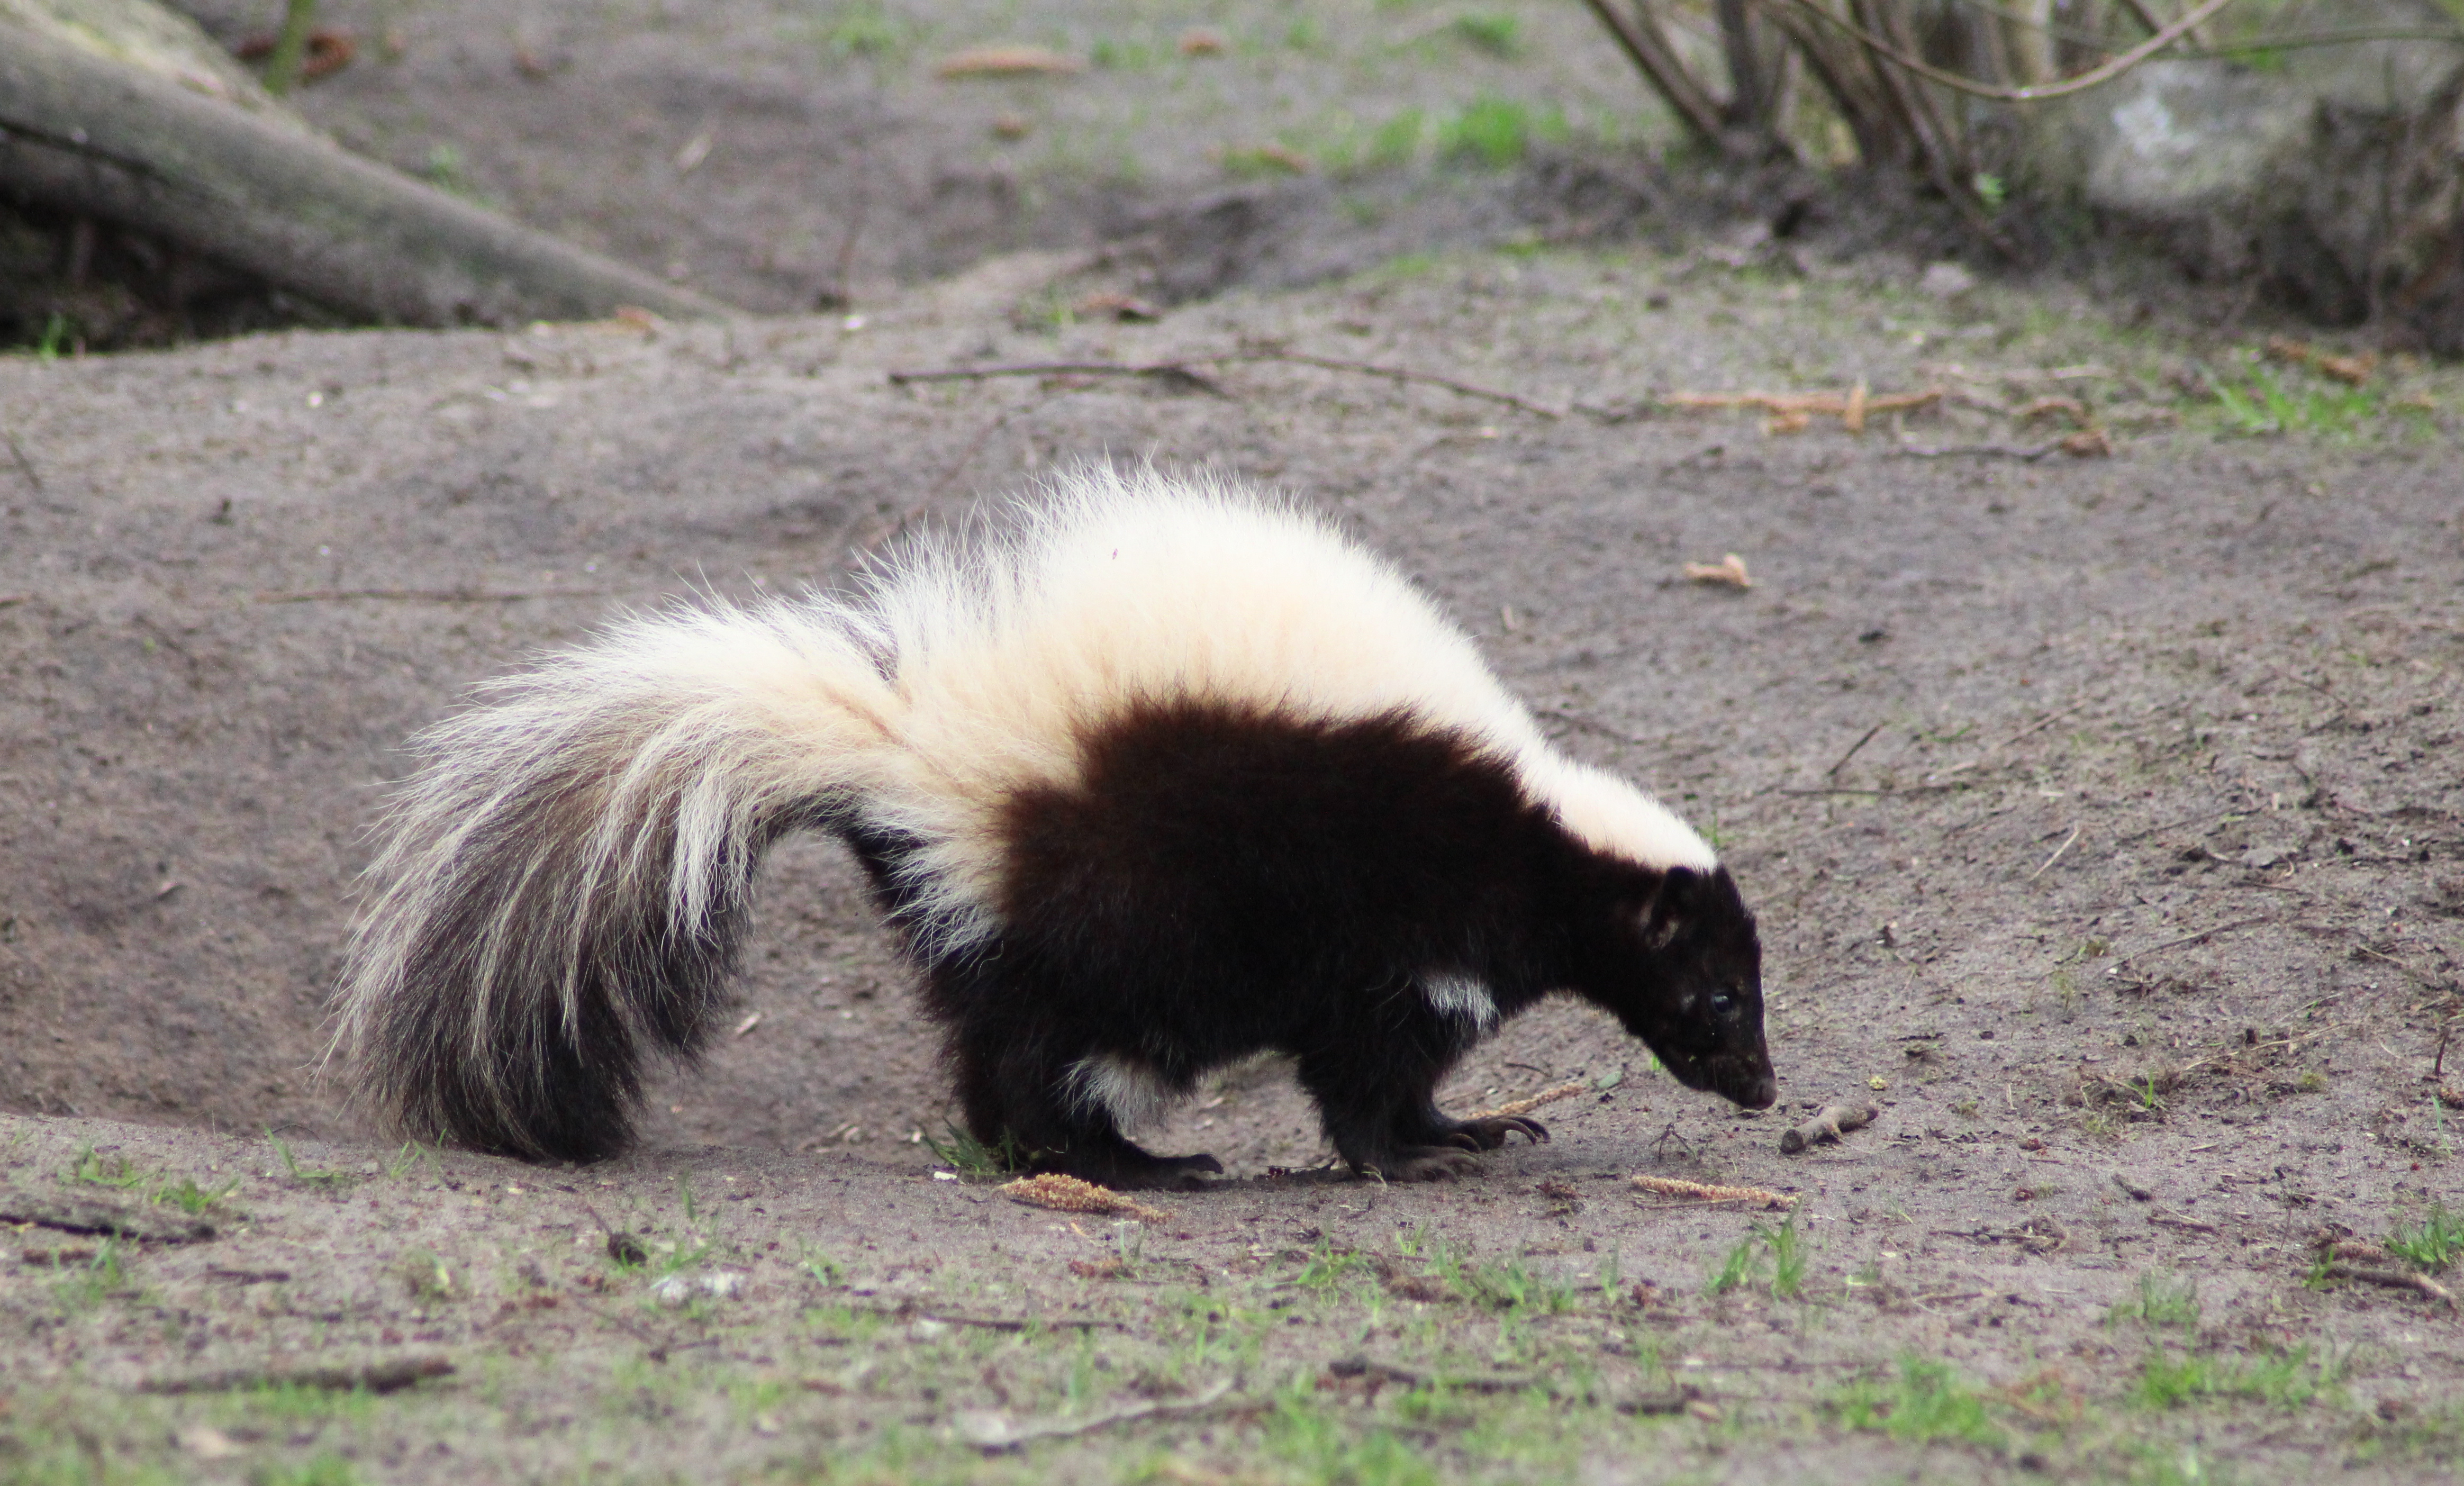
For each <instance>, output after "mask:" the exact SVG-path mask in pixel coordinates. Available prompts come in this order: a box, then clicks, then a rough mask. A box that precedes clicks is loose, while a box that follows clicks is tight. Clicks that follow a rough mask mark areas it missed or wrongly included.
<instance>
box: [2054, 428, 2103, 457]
mask: <svg viewBox="0 0 2464 1486" xmlns="http://www.w3.org/2000/svg"><path fill="white" fill-rule="evenodd" d="M2062 452H2063V453H2065V454H2068V455H2070V456H2071V457H2072V458H2074V459H2108V458H2111V457H2112V454H2113V440H2111V439H2110V438H2107V437H2106V436H2105V432H2104V430H2103V429H2102V428H2081V429H2080V430H2079V432H2077V433H2074V434H2072V435H2071V436H2070V437H2068V438H2066V439H2064V440H2062Z"/></svg>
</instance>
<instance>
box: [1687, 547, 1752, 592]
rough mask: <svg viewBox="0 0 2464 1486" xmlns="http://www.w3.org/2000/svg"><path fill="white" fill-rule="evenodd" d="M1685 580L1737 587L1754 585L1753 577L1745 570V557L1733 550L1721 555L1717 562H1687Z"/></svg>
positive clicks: (1742, 587) (1743, 587) (1744, 587)
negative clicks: (1739, 555)
mask: <svg viewBox="0 0 2464 1486" xmlns="http://www.w3.org/2000/svg"><path fill="white" fill-rule="evenodd" d="M1685 580H1686V581H1687V582H1689V583H1722V584H1726V585H1727V586H1728V587H1730V588H1737V589H1746V588H1751V587H1753V586H1754V580H1753V578H1752V577H1751V575H1749V574H1748V573H1747V572H1746V559H1745V558H1743V557H1738V556H1737V555H1736V554H1735V553H1733V552H1731V553H1728V554H1727V555H1725V556H1723V557H1721V558H1720V560H1719V561H1717V562H1688V563H1687V564H1685Z"/></svg>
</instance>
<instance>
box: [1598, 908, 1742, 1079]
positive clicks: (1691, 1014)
mask: <svg viewBox="0 0 2464 1486" xmlns="http://www.w3.org/2000/svg"><path fill="white" fill-rule="evenodd" d="M1614 912H1615V918H1616V923H1615V926H1614V929H1613V930H1612V934H1611V948H1610V950H1609V952H1608V954H1607V955H1606V957H1605V963H1602V964H1598V965H1596V966H1595V968H1594V970H1593V972H1592V975H1591V977H1590V978H1591V981H1592V983H1591V984H1590V985H1589V986H1587V987H1585V988H1584V989H1585V990H1586V991H1587V992H1588V993H1589V994H1590V995H1591V997H1592V999H1594V1000H1595V1001H1597V1002H1599V1003H1600V1004H1601V1005H1603V1006H1605V1007H1606V1008H1608V1010H1610V1011H1612V1012H1614V1013H1616V1014H1617V1019H1618V1020H1620V1021H1622V1022H1624V1023H1625V1029H1626V1030H1627V1031H1628V1032H1631V1033H1633V1034H1634V1035H1635V1036H1636V1037H1639V1038H1642V1040H1643V1041H1644V1042H1646V1043H1648V1044H1650V1047H1651V1050H1652V1052H1653V1053H1655V1054H1657V1055H1659V1058H1660V1060H1661V1062H1662V1063H1664V1064H1666V1065H1667V1068H1668V1071H1669V1072H1670V1073H1673V1074H1675V1075H1676V1076H1677V1078H1678V1081H1679V1082H1683V1084H1685V1086H1686V1087H1688V1088H1698V1089H1708V1090H1710V1091H1711V1092H1713V1093H1716V1094H1719V1095H1721V1096H1722V1097H1724V1098H1727V1099H1729V1100H1732V1101H1734V1102H1735V1103H1737V1104H1743V1105H1744V1106H1746V1107H1747V1108H1749V1109H1767V1108H1769V1107H1771V1104H1774V1103H1776V1102H1777V1101H1778V1099H1779V1085H1778V1081H1777V1080H1776V1079H1775V1078H1773V1076H1772V1074H1771V1051H1770V1049H1769V1048H1767V1047H1766V1046H1764V1044H1763V947H1762V940H1761V938H1760V937H1759V936H1758V935H1757V934H1756V932H1755V930H1754V916H1753V914H1752V913H1751V912H1750V911H1749V910H1748V909H1747V907H1746V903H1745V900H1744V899H1743V898H1741V897H1739V896H1738V894H1737V885H1736V882H1735V880H1734V879H1732V878H1730V877H1729V876H1728V869H1727V867H1713V868H1712V869H1711V870H1709V871H1708V872H1704V871H1698V870H1697V869H1695V868H1693V867H1684V866H1677V867H1670V868H1669V869H1668V870H1667V872H1666V873H1665V874H1664V875H1661V876H1659V877H1658V878H1657V880H1656V881H1655V882H1653V883H1652V884H1651V885H1650V889H1649V890H1648V891H1647V892H1645V893H1644V894H1643V895H1642V896H1641V898H1640V900H1639V901H1637V899H1636V898H1635V897H1634V896H1632V895H1625V896H1623V897H1622V901H1621V902H1620V903H1619V904H1618V906H1617V908H1616V909H1615V910H1614Z"/></svg>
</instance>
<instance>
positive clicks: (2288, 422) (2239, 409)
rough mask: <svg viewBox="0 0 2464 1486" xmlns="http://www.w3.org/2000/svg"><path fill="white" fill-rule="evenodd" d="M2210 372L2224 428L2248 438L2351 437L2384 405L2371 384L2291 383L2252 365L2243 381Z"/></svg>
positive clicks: (2379, 411)
mask: <svg viewBox="0 0 2464 1486" xmlns="http://www.w3.org/2000/svg"><path fill="white" fill-rule="evenodd" d="M2203 369H2204V368H2203ZM2207 375H2208V385H2209V387H2210V389H2211V390H2212V391H2213V392H2214V393H2215V395H2216V405H2217V407H2218V409H2219V410H2220V411H2221V413H2222V415H2223V421H2224V426H2225V427H2226V429H2227V430H2228V431H2230V432H2233V433H2238V434H2242V435H2244V436H2246V437H2250V438H2268V437H2274V436H2277V435H2281V434H2287V433H2311V434H2320V435H2323V436H2326V437H2329V438H2350V437H2352V436H2353V435H2354V434H2356V433H2358V432H2360V431H2361V428H2362V426H2363V425H2365V424H2366V423H2368V422H2369V421H2371V420H2372V419H2374V418H2377V417H2378V416H2379V415H2380V413H2381V412H2383V411H2384V410H2385V408H2384V400H2383V399H2382V398H2381V397H2380V395H2379V392H2378V390H2377V389H2376V388H2373V387H2368V386H2360V387H2348V386H2343V385H2342V384H2326V383H2317V382H2309V381H2308V380H2307V379H2301V380H2299V381H2296V382H2293V384H2291V385H2287V383H2286V380H2285V379H2284V378H2282V377H2279V376H2277V373H2276V372H2275V370H2274V369H2273V368H2270V367H2265V366H2254V367H2252V368H2251V371H2250V380H2249V381H2248V382H2243V383H2241V384H2239V385H2236V384H2234V383H2233V382H2228V381H2226V380H2225V379H2224V378H2222V377H2220V376H2217V375H2216V374H2215V373H2213V372H2212V371H2211V372H2208V374H2207Z"/></svg>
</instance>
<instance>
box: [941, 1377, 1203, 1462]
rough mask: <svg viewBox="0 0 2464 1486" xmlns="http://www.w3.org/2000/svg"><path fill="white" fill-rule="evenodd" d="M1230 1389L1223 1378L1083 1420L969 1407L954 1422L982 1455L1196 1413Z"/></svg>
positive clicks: (958, 1432) (958, 1430) (964, 1438)
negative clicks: (1169, 1398) (1187, 1394)
mask: <svg viewBox="0 0 2464 1486" xmlns="http://www.w3.org/2000/svg"><path fill="white" fill-rule="evenodd" d="M1231 1391H1232V1380H1231V1379H1229V1378H1226V1379H1224V1380H1223V1381H1222V1382H1221V1383H1218V1384H1216V1385H1215V1386H1214V1387H1213V1388H1208V1389H1207V1390H1206V1391H1205V1392H1203V1393H1200V1394H1199V1395H1198V1396H1197V1397H1196V1398H1185V1399H1179V1400H1176V1401H1173V1402H1168V1403H1145V1404H1131V1405H1129V1406H1127V1407H1125V1408H1120V1409H1111V1410H1106V1411H1104V1412H1102V1413H1099V1414H1094V1415H1091V1416H1089V1417H1088V1418H1084V1419H1028V1420H1023V1421H1022V1420H1017V1419H1012V1418H1011V1417H1010V1416H1009V1415H1007V1414H1005V1413H1001V1412H999V1411H997V1410H984V1411H980V1412H979V1411H974V1410H970V1411H968V1412H965V1413H961V1414H959V1415H958V1416H957V1419H956V1420H955V1421H953V1423H954V1427H955V1429H956V1431H957V1435H958V1437H959V1438H960V1439H963V1440H965V1441H966V1442H967V1443H968V1444H970V1445H973V1446H975V1447H976V1448H977V1449H978V1450H980V1451H982V1452H983V1453H985V1454H988V1455H991V1454H999V1453H1001V1452H1003V1451H1008V1450H1016V1449H1018V1448H1019V1447H1020V1446H1022V1445H1024V1444H1026V1443H1027V1442H1028V1441H1029V1440H1039V1439H1074V1438H1076V1437H1077V1436H1079V1435H1081V1434H1092V1433H1094V1432H1095V1431H1097V1430H1109V1429H1111V1427H1112V1426H1114V1425H1116V1424H1128V1423H1130V1422H1131V1421H1132V1420H1135V1419H1155V1418H1168V1417H1171V1416H1173V1415H1176V1414H1192V1413H1197V1412H1199V1411H1200V1410H1207V1409H1212V1408H1214V1407H1215V1406H1216V1405H1217V1404H1218V1403H1221V1401H1222V1399H1223V1395H1225V1394H1226V1393H1229V1392H1231Z"/></svg>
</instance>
